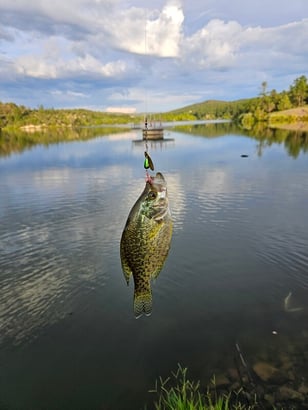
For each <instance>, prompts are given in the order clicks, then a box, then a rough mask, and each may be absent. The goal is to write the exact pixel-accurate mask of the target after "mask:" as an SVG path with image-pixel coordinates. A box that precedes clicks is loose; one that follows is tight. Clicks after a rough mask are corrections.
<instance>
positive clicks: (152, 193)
mask: <svg viewBox="0 0 308 410" xmlns="http://www.w3.org/2000/svg"><path fill="white" fill-rule="evenodd" d="M156 197H157V192H154V191H150V192H149V194H148V199H151V200H152V199H155V198H156Z"/></svg>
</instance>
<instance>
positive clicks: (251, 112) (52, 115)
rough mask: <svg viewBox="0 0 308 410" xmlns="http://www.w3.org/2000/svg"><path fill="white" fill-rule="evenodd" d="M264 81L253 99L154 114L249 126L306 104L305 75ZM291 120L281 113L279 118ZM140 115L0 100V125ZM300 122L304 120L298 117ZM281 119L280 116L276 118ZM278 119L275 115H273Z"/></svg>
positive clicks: (129, 119)
mask: <svg viewBox="0 0 308 410" xmlns="http://www.w3.org/2000/svg"><path fill="white" fill-rule="evenodd" d="M267 88H268V85H267V83H266V82H263V83H262V84H261V89H260V94H259V95H258V96H257V97H255V98H250V99H241V100H236V101H219V100H209V101H205V102H202V103H198V104H193V105H189V106H187V107H183V108H180V109H177V110H173V111H169V112H166V113H159V114H157V118H159V119H160V120H161V121H184V120H211V119H230V120H235V121H238V122H240V123H241V124H243V125H244V126H250V125H251V124H253V123H255V122H260V121H262V122H263V121H268V120H269V119H270V116H271V115H272V113H276V112H280V111H285V110H288V109H291V108H295V107H300V106H304V105H305V104H307V103H308V82H307V78H306V76H304V75H302V76H300V77H298V78H296V79H295V80H294V82H293V84H292V85H290V87H289V89H288V90H286V91H282V92H277V91H276V90H271V91H268V89H267ZM288 118H289V119H291V121H293V120H294V118H295V117H294V115H293V117H292V118H291V117H288V115H286V114H284V117H283V121H288ZM142 119H143V115H142V114H139V115H129V114H116V113H106V112H99V111H90V110H85V109H44V107H39V108H38V109H30V108H27V107H24V106H22V105H21V106H18V105H16V104H14V103H1V102H0V128H4V127H9V128H10V127H12V128H20V127H23V126H25V125H30V124H31V125H32V126H38V127H41V128H44V127H46V128H48V127H80V126H91V125H92V126H95V125H103V124H104V125H112V124H128V123H140V122H141V121H142ZM301 119H302V121H308V118H307V116H302V118H301ZM280 120H282V117H281V118H280ZM275 121H276V122H277V121H279V116H276V117H275Z"/></svg>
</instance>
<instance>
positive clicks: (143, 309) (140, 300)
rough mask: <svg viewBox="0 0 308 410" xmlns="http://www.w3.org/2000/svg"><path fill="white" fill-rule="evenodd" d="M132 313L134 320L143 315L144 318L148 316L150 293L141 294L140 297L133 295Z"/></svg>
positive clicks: (150, 304) (150, 301)
mask: <svg viewBox="0 0 308 410" xmlns="http://www.w3.org/2000/svg"><path fill="white" fill-rule="evenodd" d="M134 313H135V317H136V319H138V318H139V317H140V316H142V315H143V314H145V315H146V316H150V314H151V313H152V294H151V292H148V293H142V294H141V295H140V294H139V295H137V294H136V292H135V294H134Z"/></svg>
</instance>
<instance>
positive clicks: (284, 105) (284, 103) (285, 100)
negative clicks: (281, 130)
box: [277, 91, 292, 111]
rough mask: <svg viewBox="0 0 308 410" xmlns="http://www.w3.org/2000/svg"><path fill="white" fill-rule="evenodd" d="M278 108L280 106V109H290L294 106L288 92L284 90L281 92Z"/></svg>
mask: <svg viewBox="0 0 308 410" xmlns="http://www.w3.org/2000/svg"><path fill="white" fill-rule="evenodd" d="M277 108H278V111H283V110H288V109H290V108H292V103H291V101H290V98H289V96H288V94H287V93H286V92H285V91H283V92H282V93H281V94H280V97H279V100H278V104H277Z"/></svg>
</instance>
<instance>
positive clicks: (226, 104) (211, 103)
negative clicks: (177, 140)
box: [167, 99, 253, 119]
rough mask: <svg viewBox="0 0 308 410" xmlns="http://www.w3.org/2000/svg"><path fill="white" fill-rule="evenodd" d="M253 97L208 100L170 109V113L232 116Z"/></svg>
mask: <svg viewBox="0 0 308 410" xmlns="http://www.w3.org/2000/svg"><path fill="white" fill-rule="evenodd" d="M252 100H253V99H241V100H236V101H223V100H207V101H204V102H201V103H196V104H191V105H187V106H185V107H183V108H178V109H176V110H172V111H169V112H168V113H167V114H169V115H179V114H190V115H193V116H194V117H195V118H196V119H213V118H232V117H233V116H234V114H235V113H237V112H238V111H239V110H240V109H241V108H243V109H244V107H245V106H246V105H247V103H249V102H250V101H252Z"/></svg>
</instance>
